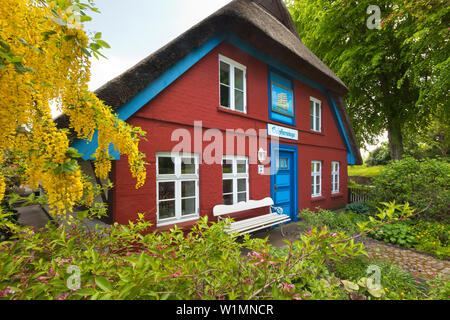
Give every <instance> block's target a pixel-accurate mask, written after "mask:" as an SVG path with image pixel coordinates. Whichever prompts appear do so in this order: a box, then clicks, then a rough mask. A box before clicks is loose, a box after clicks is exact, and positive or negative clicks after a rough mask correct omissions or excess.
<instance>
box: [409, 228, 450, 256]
mask: <svg viewBox="0 0 450 320" xmlns="http://www.w3.org/2000/svg"><path fill="white" fill-rule="evenodd" d="M413 232H414V236H415V238H416V242H417V243H416V244H415V246H414V247H415V248H416V249H417V250H421V251H425V252H428V253H430V254H432V255H434V256H436V257H438V258H441V259H448V258H450V247H449V234H450V226H449V225H448V224H443V223H438V222H429V221H419V222H418V223H416V224H415V225H414V226H413Z"/></svg>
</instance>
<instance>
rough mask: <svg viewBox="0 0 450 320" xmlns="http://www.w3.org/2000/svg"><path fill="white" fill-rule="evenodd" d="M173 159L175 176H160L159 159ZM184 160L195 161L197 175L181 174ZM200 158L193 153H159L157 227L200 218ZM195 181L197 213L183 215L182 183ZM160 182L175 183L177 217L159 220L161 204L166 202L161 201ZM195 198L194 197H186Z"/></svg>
mask: <svg viewBox="0 0 450 320" xmlns="http://www.w3.org/2000/svg"><path fill="white" fill-rule="evenodd" d="M160 157H172V158H174V159H175V163H174V174H159V158H160ZM183 158H191V159H193V160H194V164H195V173H193V174H181V160H182V159H183ZM198 159H199V157H198V155H197V154H193V153H179V152H157V153H156V225H157V226H164V225H170V224H174V223H177V222H184V221H190V220H196V219H198V218H199V211H200V209H199V203H200V202H199V198H200V195H199V160H198ZM186 181H195V212H194V213H192V214H189V215H182V200H183V199H184V198H183V197H182V194H181V192H182V188H181V185H182V182H186ZM160 182H174V183H175V190H174V193H175V216H174V217H170V218H164V219H160V218H159V203H160V202H162V201H164V200H160V199H159V183H160ZM185 198H193V197H185Z"/></svg>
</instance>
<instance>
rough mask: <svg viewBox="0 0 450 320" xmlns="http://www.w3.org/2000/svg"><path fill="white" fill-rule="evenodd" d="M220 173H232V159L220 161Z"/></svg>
mask: <svg viewBox="0 0 450 320" xmlns="http://www.w3.org/2000/svg"><path fill="white" fill-rule="evenodd" d="M222 173H233V161H231V160H223V161H222Z"/></svg>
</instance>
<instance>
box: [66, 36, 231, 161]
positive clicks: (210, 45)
mask: <svg viewBox="0 0 450 320" xmlns="http://www.w3.org/2000/svg"><path fill="white" fill-rule="evenodd" d="M224 37H225V34H223V33H222V34H218V35H216V36H214V37H212V38H211V39H210V40H208V41H207V42H206V43H205V44H204V45H202V46H201V47H200V48H198V49H196V50H194V51H192V52H190V53H189V54H188V55H186V56H185V57H184V58H182V59H181V60H179V61H178V62H177V63H176V64H175V65H174V66H172V67H171V68H169V69H168V70H167V71H166V72H164V74H163V75H162V76H160V77H159V78H158V79H156V80H155V81H153V82H152V83H151V84H150V85H148V86H147V87H146V88H145V89H144V90H142V91H140V92H139V93H138V94H137V95H135V96H134V97H133V98H132V99H131V100H130V101H128V102H127V103H125V104H124V105H123V106H121V107H120V108H119V109H118V110H117V115H118V117H119V118H120V119H122V120H124V121H125V120H127V119H128V118H129V117H131V116H132V115H133V114H134V113H136V112H137V111H138V110H139V109H140V108H142V107H143V106H144V105H146V104H147V103H148V102H149V101H150V100H152V99H153V98H154V97H155V96H156V95H158V94H159V93H160V92H161V91H163V90H164V89H165V88H167V87H168V86H169V85H170V84H171V83H172V82H174V81H175V80H176V79H178V78H179V77H180V76H181V75H182V74H183V73H185V72H186V71H187V70H188V69H190V68H191V67H192V66H193V65H194V64H196V63H197V62H198V61H199V60H200V59H202V58H203V57H204V56H205V55H206V54H208V53H209V52H210V51H211V50H212V49H214V48H215V47H216V46H217V45H219V43H221V42H222V41H223V39H224ZM72 146H73V147H74V148H76V149H78V151H79V152H80V153H82V154H83V156H82V159H84V160H89V159H92V154H93V153H94V152H95V150H96V149H97V147H98V143H97V132H96V133H95V134H94V136H93V137H92V141H91V142H88V141H87V140H80V139H77V140H76V141H75V142H74V143H73V144H72ZM112 149H113V150H114V147H112ZM110 150H111V147H110ZM114 156H115V159H116V160H118V159H119V158H120V155H119V153H118V152H114Z"/></svg>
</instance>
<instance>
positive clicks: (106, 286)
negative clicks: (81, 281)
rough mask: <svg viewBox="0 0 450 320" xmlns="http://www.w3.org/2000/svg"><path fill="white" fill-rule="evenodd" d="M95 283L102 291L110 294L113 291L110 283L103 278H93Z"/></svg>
mask: <svg viewBox="0 0 450 320" xmlns="http://www.w3.org/2000/svg"><path fill="white" fill-rule="evenodd" d="M95 283H96V284H97V286H99V287H100V289H102V290H103V291H106V292H111V291H112V290H113V287H112V285H111V283H110V282H109V281H108V279H106V278H105V277H97V278H95Z"/></svg>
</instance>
